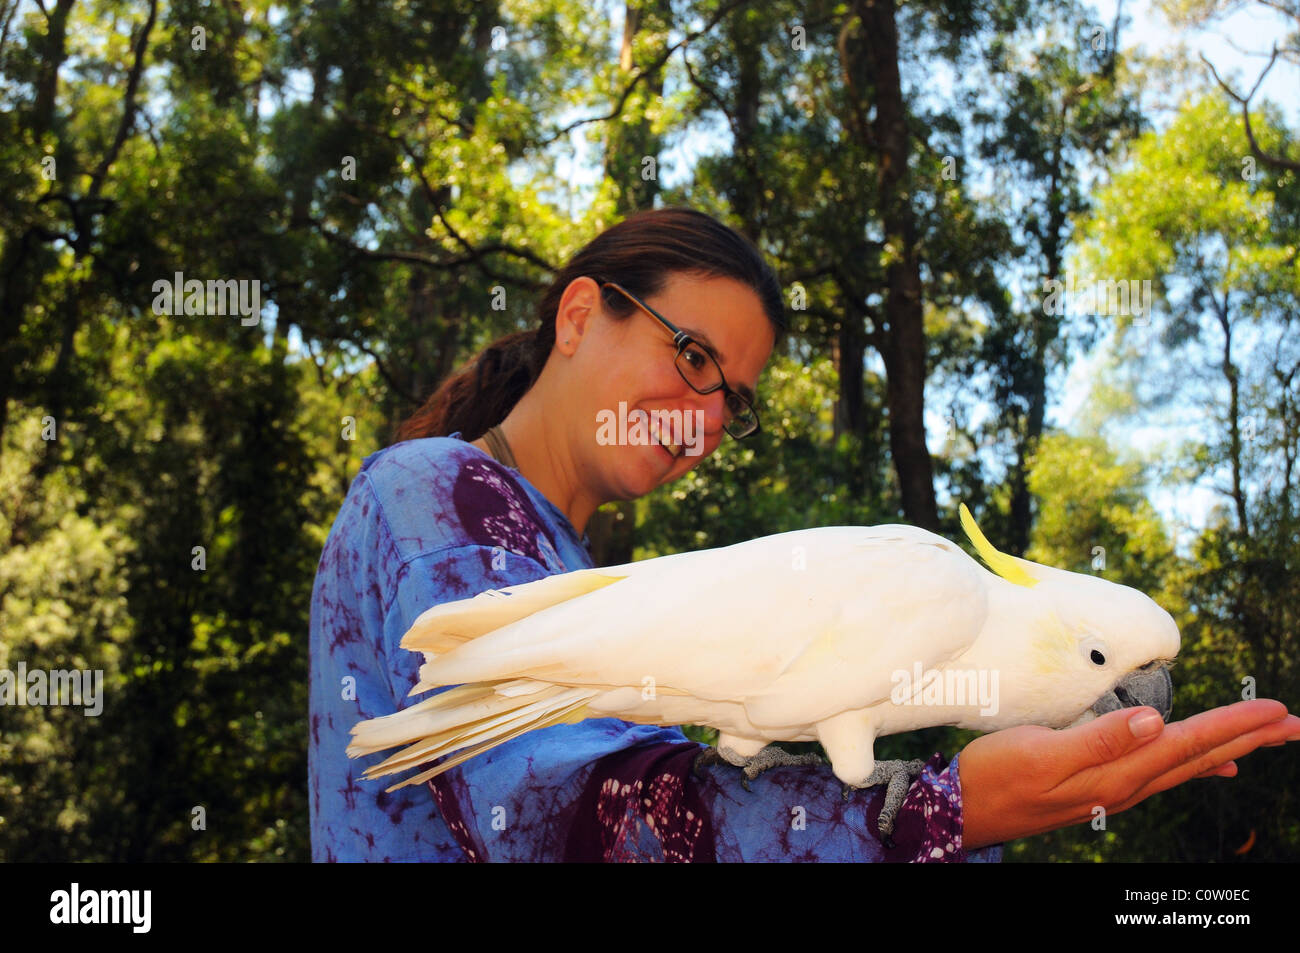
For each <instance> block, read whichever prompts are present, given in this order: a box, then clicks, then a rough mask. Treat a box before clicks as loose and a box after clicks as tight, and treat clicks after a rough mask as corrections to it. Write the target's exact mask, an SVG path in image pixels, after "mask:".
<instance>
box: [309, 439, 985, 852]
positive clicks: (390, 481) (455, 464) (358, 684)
mask: <svg viewBox="0 0 1300 953" xmlns="http://www.w3.org/2000/svg"><path fill="white" fill-rule="evenodd" d="M588 546H589V541H588V540H587V538H586V537H584V538H582V539H579V538H578V534H577V532H576V531H575V529H574V527H573V524H572V523H570V522H569V520H568V518H567V517H566V516H565V515H564V513H562V512H561V511H560V509H559V508H558V507H556V506H555V505H554V504H553V503H552V502H551V501H550V500H548V499H547V498H546V497H544V496H543V495H542V494H541V492H540V491H538V490H537V488H536V487H534V486H533V485H532V484H531V483H529V482H528V481H527V480H526V479H524V477H523V476H522V475H521V474H520V473H519V472H518V471H517V470H514V469H511V468H509V467H506V466H505V465H503V464H501V463H498V462H497V461H496V460H494V459H493V458H492V457H490V456H489V455H487V454H485V453H483V452H482V451H481V450H479V449H478V448H477V447H474V446H473V445H471V444H469V443H466V442H465V441H463V440H461V439H459V435H453V436H452V437H434V438H428V439H422V440H409V441H405V442H403V443H399V444H395V445H393V446H391V447H388V448H386V449H384V450H380V451H379V452H377V453H373V454H371V455H370V456H369V457H367V458H366V459H365V461H364V462H363V463H362V465H361V472H360V473H359V474H357V477H356V479H355V480H353V482H352V486H351V488H350V489H349V490H348V495H347V498H346V499H345V500H344V502H343V506H342V509H340V511H339V515H338V518H337V519H336V520H335V521H334V526H333V527H332V528H331V530H330V534H329V538H328V540H327V541H326V543H325V549H324V552H323V553H322V554H321V559H320V566H319V568H318V570H317V574H316V583H315V588H314V590H313V593H312V604H311V692H310V696H311V711H310V716H311V717H310V738H309V743H310V744H309V752H308V765H309V780H310V789H311V790H310V792H309V799H310V812H311V847H312V859H313V860H316V861H597V862H602V861H605V862H613V861H695V862H702V861H866V862H880V861H988V862H996V861H998V860H1000V859H1001V847H1000V846H994V847H989V848H984V849H979V850H970V851H967V850H966V849H965V848H964V847H963V846H962V814H961V782H960V777H959V775H958V773H957V760H958V759H957V757H956V756H954V757H953V759H952V760H951V761H950V762H948V763H947V764H946V765H945V764H944V761H943V758H942V756H941V755H939V754H935V755H934V756H933V757H932V758H931V759H930V761H929V763H928V764H926V766H925V770H924V772H923V774H922V775H921V777H920V778H918V779H917V780H916V781H915V782H913V784H912V787H911V789H910V790H909V792H908V795H907V800H906V801H905V802H904V804H903V807H902V809H901V810H900V812H899V814H898V817H897V819H896V824H895V830H894V844H895V846H894V847H893V848H891V849H887V848H885V847H884V846H883V845H882V843H881V840H880V836H879V830H878V829H877V827H876V817H877V815H878V814H879V811H880V799H881V798H882V797H883V796H884V794H883V788H878V789H868V790H867V791H863V792H861V793H857V794H854V795H853V797H851V798H850V799H849V800H847V801H845V800H844V799H843V797H842V796H841V786H840V782H839V780H838V779H837V778H836V777H835V775H834V774H832V772H831V769H830V766H829V765H817V766H790V767H778V768H773V769H771V770H769V771H767V772H766V773H765V774H763V775H762V776H760V777H759V778H758V779H757V780H756V781H754V782H752V784H751V786H752V788H753V790H752V791H746V790H745V789H744V788H743V787H742V786H741V780H742V778H743V775H742V774H741V772H740V771H739V770H738V769H736V768H733V767H730V766H728V765H710V766H708V767H706V768H704V769H703V772H704V774H705V777H704V778H697V777H696V776H695V775H694V774H693V773H692V770H691V768H692V765H693V763H694V760H695V757H696V756H697V755H698V754H699V753H700V752H701V751H702V750H703V747H704V746H703V745H701V744H699V743H698V742H695V741H691V740H689V739H687V738H686V736H685V735H683V734H682V732H681V730H680V729H678V728H665V727H656V726H653V725H639V724H634V723H631V722H626V721H621V720H619V719H617V718H592V719H587V720H585V721H582V722H579V723H577V724H567V725H553V726H551V727H549V728H541V729H538V730H535V731H530V732H526V733H525V734H523V735H521V736H519V737H518V738H514V739H512V740H511V741H507V742H505V743H504V744H501V745H498V746H497V747H495V748H493V749H491V750H490V751H486V752H484V753H483V754H480V755H478V756H477V757H474V758H471V759H470V760H469V761H467V762H465V763H464V764H461V765H459V766H458V767H455V768H452V769H451V770H449V771H447V772H445V773H443V774H441V775H439V776H438V777H436V778H434V779H433V780H431V781H428V782H426V783H425V784H422V785H411V786H409V787H405V788H402V789H401V790H398V791H395V792H393V793H392V794H385V793H384V788H385V787H388V786H390V785H391V784H393V783H394V781H395V780H397V777H396V776H390V777H386V778H381V779H378V780H374V781H365V780H361V775H362V772H363V771H364V770H365V768H366V767H367V766H368V765H370V764H376V763H378V762H379V761H381V760H383V758H385V757H386V756H387V754H390V753H391V752H386V753H379V754H374V755H370V756H367V757H365V758H358V759H356V760H351V759H349V758H348V757H347V755H346V754H345V749H346V748H347V745H348V741H349V738H350V733H351V729H352V726H353V725H355V724H356V723H357V722H359V721H362V720H364V719H368V718H374V717H376V716H379V715H387V714H390V713H392V712H394V711H397V710H398V709H400V708H404V707H406V706H407V705H410V704H413V703H415V702H417V701H419V700H420V699H419V698H408V697H407V693H408V692H409V691H410V690H411V688H412V686H413V685H414V684H415V683H416V681H417V676H418V671H419V667H420V664H421V662H422V661H423V656H422V655H421V654H420V653H418V652H408V651H406V650H404V649H402V648H399V647H398V643H399V642H400V641H401V638H402V635H403V634H404V633H405V632H406V630H407V629H408V628H409V627H410V625H411V623H412V622H413V621H414V620H415V618H416V617H417V616H418V615H419V614H420V613H421V612H423V611H424V610H426V609H428V608H429V607H431V606H434V605H437V604H439V603H442V602H449V601H453V600H456V599H467V598H469V597H471V596H474V595H477V594H478V593H480V592H482V591H484V590H485V589H500V588H503V587H506V586H513V585H517V584H519V583H525V582H531V581H533V580H535V579H541V578H542V577H544V576H549V575H552V574H554V573H563V572H570V571H572V570H576V569H588V568H591V567H592V565H593V563H592V560H591V554H590V552H589V551H588ZM440 690H441V689H440ZM426 697H427V696H426Z"/></svg>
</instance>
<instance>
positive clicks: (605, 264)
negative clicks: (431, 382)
mask: <svg viewBox="0 0 1300 953" xmlns="http://www.w3.org/2000/svg"><path fill="white" fill-rule="evenodd" d="M678 272H685V273H691V274H698V275H700V276H702V277H708V278H715V277H717V278H733V279H735V280H736V281H739V282H741V283H742V284H745V285H748V286H749V287H750V288H753V289H754V292H755V293H756V294H757V295H758V298H759V300H760V301H761V302H762V304H763V310H764V311H765V312H766V314H767V316H768V318H769V319H770V320H771V322H772V325H773V327H774V328H775V329H776V332H777V335H778V337H779V336H780V334H781V332H782V331H783V330H784V329H785V318H784V314H783V310H782V309H783V303H782V300H781V285H780V282H778V281H777V277H776V274H775V273H774V272H773V271H772V269H771V267H770V266H769V265H768V264H767V262H765V261H764V260H763V256H762V255H761V254H760V252H759V251H758V249H757V248H755V247H754V245H753V243H752V242H750V240H749V239H747V238H746V237H745V236H743V235H741V234H740V233H739V232H736V231H734V230H733V229H731V228H728V227H727V226H726V225H724V224H722V223H721V222H719V221H717V220H716V219H714V218H712V217H711V216H709V215H706V214H705V213H703V212H697V211H695V210H694V209H690V208H681V207H668V208H657V209H647V210H645V211H642V212H637V213H635V214H633V215H631V216H629V217H628V218H626V219H624V220H623V221H621V222H619V223H618V224H617V225H613V226H610V227H609V228H607V229H606V230H605V231H603V232H601V233H600V234H599V235H597V236H596V237H595V238H594V239H592V240H591V241H590V242H589V243H588V244H587V245H586V246H585V247H583V248H582V250H581V251H579V252H578V253H577V254H576V255H574V256H573V258H572V260H571V261H570V262H569V263H568V265H566V266H565V267H564V268H563V269H562V270H561V271H560V272H559V273H558V274H557V275H556V276H555V280H554V281H553V282H552V283H551V285H550V287H549V288H547V289H546V293H545V294H543V295H542V300H541V302H540V303H539V304H538V306H537V313H538V316H539V317H540V318H541V324H540V325H539V326H538V327H537V328H535V329H534V330H532V331H518V332H516V333H514V334H508V335H506V336H505V337H503V338H500V339H498V340H496V341H493V342H492V343H491V344H489V345H488V346H487V347H486V348H484V349H483V350H482V352H480V353H479V355H478V356H477V357H476V358H475V359H474V360H473V361H472V362H471V363H470V364H469V365H468V366H466V367H465V368H464V369H462V370H460V371H457V372H456V373H454V374H452V375H451V376H450V377H449V378H447V379H446V380H445V381H443V382H442V384H441V385H440V386H439V387H438V388H437V390H435V391H434V393H433V395H432V396H431V397H430V398H429V399H428V400H427V401H425V403H424V405H423V406H422V407H420V409H419V410H417V411H416V412H415V413H414V414H412V415H411V416H410V417H409V418H407V419H406V420H405V421H404V422H403V423H402V425H401V426H400V427H398V428H397V434H396V437H395V440H397V441H402V440H414V439H417V438H419V437H445V436H449V435H451V434H453V433H456V432H457V431H460V434H461V437H462V439H464V440H477V439H478V438H479V437H481V436H483V434H484V433H485V432H486V431H487V430H489V429H490V428H492V427H494V426H496V425H497V424H499V423H500V422H501V421H503V420H505V418H506V416H507V415H508V414H509V413H510V411H511V410H512V409H513V408H514V406H515V404H517V403H518V402H519V399H520V398H521V397H523V396H524V394H526V393H527V392H528V389H529V388H530V387H532V386H533V384H534V382H536V380H537V378H538V377H539V376H540V375H541V373H542V368H543V367H544V366H545V364H546V360H547V358H548V357H549V356H550V353H551V348H552V347H553V346H554V344H555V315H556V312H557V311H559V307H560V298H561V297H563V295H564V291H565V289H566V288H568V287H569V285H570V284H571V283H572V282H573V281H574V280H576V279H578V278H581V277H583V276H584V275H587V276H590V277H591V278H593V279H595V280H596V281H597V282H606V281H614V282H617V283H618V284H620V285H622V286H623V287H624V288H626V289H627V290H628V291H630V292H632V294H634V295H636V296H637V297H639V298H641V299H642V300H644V299H645V298H647V297H649V296H651V295H654V294H655V293H657V292H659V291H660V290H662V289H663V287H664V285H665V284H666V283H667V281H668V278H669V276H670V275H672V274H675V273H678ZM602 300H603V302H604V304H605V306H606V307H607V308H609V309H610V310H611V311H612V312H613V313H614V315H615V316H616V317H617V318H619V319H622V318H625V317H627V316H629V315H631V313H632V312H633V310H635V307H636V306H635V305H633V304H632V302H630V301H628V300H627V298H626V297H624V296H623V295H620V294H618V293H616V292H613V291H612V290H611V291H610V292H609V293H608V294H606V295H603V296H602Z"/></svg>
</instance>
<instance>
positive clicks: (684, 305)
mask: <svg viewBox="0 0 1300 953" xmlns="http://www.w3.org/2000/svg"><path fill="white" fill-rule="evenodd" d="M629 290H631V289H629ZM608 293H609V295H610V296H611V297H613V296H618V297H621V298H623V300H624V301H628V303H629V304H631V302H630V300H629V299H627V298H626V297H625V296H622V295H619V293H618V292H617V291H615V290H614V289H610V290H609V292H608ZM641 300H643V301H644V302H645V303H646V304H648V305H649V306H650V307H652V308H654V309H655V310H656V311H658V312H659V313H660V314H662V315H663V316H664V317H665V318H667V319H668V320H669V321H671V322H672V323H673V324H675V325H676V326H677V327H678V328H680V329H681V330H683V331H685V332H686V333H687V334H689V335H690V336H691V337H692V338H693V339H694V340H695V341H696V342H698V343H699V344H701V345H703V346H704V347H705V350H708V349H709V346H712V349H713V351H714V353H715V357H716V359H717V362H718V366H719V367H720V368H721V370H722V374H723V377H724V378H725V379H726V382H727V386H728V387H730V388H731V389H732V390H734V391H738V392H739V393H741V394H744V395H745V396H747V397H748V396H750V395H751V394H752V393H753V392H754V391H755V390H757V386H758V376H759V374H760V372H761V371H762V369H763V365H764V364H766V363H767V359H768V357H769V356H770V354H771V352H772V347H773V345H774V344H775V340H776V334H775V331H774V330H773V328H772V322H771V321H770V320H768V317H767V314H766V313H765V312H764V311H763V306H762V304H761V303H760V301H759V298H758V295H757V294H756V293H755V292H754V291H753V289H751V288H750V287H749V286H747V285H745V284H743V283H741V282H738V281H736V280H734V279H731V278H701V277H698V276H695V275H690V274H684V273H677V274H673V275H671V276H670V277H669V279H668V281H667V283H666V284H665V286H664V288H663V290H661V291H660V292H659V293H658V294H655V295H651V296H649V297H645V298H642V299H641ZM566 340H567V341H568V342H569V343H568V344H565V343H563V342H565V341H566ZM556 348H557V349H558V350H559V351H561V353H563V354H565V355H568V357H569V360H568V361H567V362H565V363H566V365H567V366H566V368H565V370H566V371H567V374H568V375H569V376H568V379H567V381H566V386H565V392H566V393H568V394H572V395H573V400H574V403H575V406H574V407H572V408H571V410H570V413H568V414H566V418H567V419H568V420H571V421H572V422H573V423H572V430H571V432H570V435H569V436H570V440H571V441H572V444H571V445H572V446H573V447H574V448H575V452H574V459H575V463H576V464H577V466H578V467H579V468H580V470H582V471H583V472H581V473H580V474H579V476H580V478H581V479H582V480H583V482H584V483H586V484H587V485H588V486H589V487H591V488H592V489H593V490H594V491H596V493H597V494H598V496H599V497H600V498H602V499H606V500H630V499H636V498H637V497H639V496H643V495H645V494H646V493H649V492H650V491H651V490H653V489H654V488H655V487H658V486H661V485H663V484H664V483H668V482H671V481H672V480H675V479H677V478H678V477H680V476H682V474H684V473H686V472H687V471H688V470H690V469H692V468H694V467H695V466H697V465H698V464H699V463H700V461H702V460H703V459H704V458H705V457H706V456H708V455H709V454H711V453H712V452H713V451H714V450H716V449H717V447H718V444H719V443H721V442H722V441H723V440H725V439H730V438H728V437H727V436H726V433H725V431H724V430H723V422H724V413H725V404H724V398H725V396H726V395H725V393H724V391H723V390H721V389H718V390H716V391H714V392H713V393H711V394H700V393H697V392H696V391H695V390H693V389H692V388H691V386H690V385H689V384H687V383H686V381H685V380H684V379H683V378H682V375H681V374H679V373H678V371H677V368H676V366H675V365H674V358H675V357H676V354H677V347H676V345H675V344H673V338H672V332H670V331H669V330H668V329H667V328H666V327H664V325H663V324H662V323H660V322H659V321H658V320H656V319H655V318H654V317H653V316H652V315H650V314H649V313H647V312H646V311H644V310H642V309H641V308H639V307H634V308H633V311H632V314H631V315H630V316H629V317H627V318H625V319H623V320H615V319H614V318H613V317H612V315H611V311H610V309H609V308H608V306H606V305H605V304H604V302H603V300H602V298H601V296H600V294H599V288H598V285H597V284H596V282H595V281H594V280H593V279H591V278H579V279H577V280H575V281H574V282H573V283H572V284H570V285H569V287H568V289H567V290H566V292H565V296H564V298H563V299H562V300H561V302H560V308H559V313H558V314H557V317H556ZM620 403H622V404H623V405H624V406H623V407H622V408H621V407H620ZM754 409H755V410H756V411H757V412H758V414H759V418H760V420H761V418H762V414H763V408H762V407H761V406H759V405H758V404H757V403H756V402H755V404H754ZM636 410H641V411H644V412H645V413H646V414H647V415H650V414H651V412H652V411H669V412H671V411H679V412H680V417H678V416H677V415H674V417H673V418H671V419H674V420H677V419H680V420H681V422H682V428H681V430H680V432H678V433H677V434H669V433H663V434H661V436H662V437H663V438H664V442H665V443H668V442H670V437H671V436H676V437H677V439H676V441H675V442H676V443H678V444H683V446H679V447H677V449H676V453H675V454H674V453H671V452H670V451H669V450H668V449H666V448H665V447H663V446H661V445H660V444H659V443H658V442H657V441H656V440H654V439H653V437H652V438H651V439H650V440H649V442H648V443H644V444H640V443H634V442H632V441H633V439H635V438H634V427H635V419H636V415H634V414H633V411H636ZM620 416H622V418H623V419H625V420H626V421H627V426H626V434H627V439H625V440H622V441H621V442H620V441H619V440H617V439H615V440H611V439H610V438H611V437H617V436H618V434H619V431H620V430H621V429H622V426H621V422H620V420H619V418H620ZM662 419H664V420H665V421H666V420H667V419H669V418H662ZM696 425H698V426H696ZM688 428H693V430H694V432H693V431H692V429H688ZM648 429H649V428H648V427H647V430H648ZM692 451H699V452H698V453H692Z"/></svg>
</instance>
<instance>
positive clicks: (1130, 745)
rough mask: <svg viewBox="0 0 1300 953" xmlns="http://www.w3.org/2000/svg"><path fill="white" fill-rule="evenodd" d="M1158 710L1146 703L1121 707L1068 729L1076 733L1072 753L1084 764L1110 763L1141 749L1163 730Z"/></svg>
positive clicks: (1163, 725)
mask: <svg viewBox="0 0 1300 953" xmlns="http://www.w3.org/2000/svg"><path fill="white" fill-rule="evenodd" d="M1164 727H1165V722H1164V719H1163V718H1161V717H1160V712H1158V711H1156V710H1155V709H1154V708H1151V707H1150V706H1148V705H1143V706H1141V707H1139V708H1121V709H1119V710H1117V711H1112V712H1107V713H1106V714H1104V715H1102V716H1101V717H1100V718H1094V719H1093V720H1092V721H1088V722H1084V723H1083V724H1082V725H1078V726H1077V727H1075V728H1071V729H1067V730H1068V731H1069V732H1071V733H1072V734H1075V741H1076V742H1077V745H1078V748H1077V749H1076V751H1075V754H1076V755H1077V756H1078V759H1079V761H1080V762H1081V763H1082V764H1085V765H1102V764H1109V763H1110V762H1112V761H1115V760H1117V759H1118V758H1121V757H1123V756H1124V755H1125V754H1127V753H1128V752H1130V751H1132V750H1133V749H1134V748H1140V747H1142V745H1144V744H1146V743H1147V742H1149V741H1150V740H1151V739H1153V738H1156V737H1158V736H1159V734H1160V732H1162V731H1163V730H1164Z"/></svg>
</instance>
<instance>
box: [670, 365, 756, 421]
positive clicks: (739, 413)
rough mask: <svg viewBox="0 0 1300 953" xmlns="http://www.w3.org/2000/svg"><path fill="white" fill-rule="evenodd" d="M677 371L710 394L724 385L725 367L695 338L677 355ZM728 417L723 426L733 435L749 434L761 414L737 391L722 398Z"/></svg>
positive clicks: (697, 388) (696, 386) (704, 392)
mask: <svg viewBox="0 0 1300 953" xmlns="http://www.w3.org/2000/svg"><path fill="white" fill-rule="evenodd" d="M677 370H678V372H679V373H680V374H681V375H682V377H684V378H685V379H686V382H687V383H688V384H690V385H691V387H693V388H695V390H696V391H697V392H698V393H701V394H711V393H713V392H714V391H715V390H717V389H718V388H719V387H721V386H722V368H720V367H718V362H717V361H715V360H714V359H713V355H711V354H710V353H709V352H708V351H706V350H704V348H702V347H700V346H699V345H698V344H696V343H695V342H694V341H692V342H690V343H689V344H687V345H686V347H684V348H682V352H681V353H680V354H678V355H677ZM723 406H724V407H725V408H726V412H727V420H726V422H725V423H724V424H723V429H725V430H726V431H727V433H729V434H731V436H732V437H737V438H739V437H747V436H749V435H750V434H752V433H753V432H754V431H755V430H757V429H758V415H757V414H756V413H754V408H752V407H750V406H749V404H747V403H745V399H744V398H743V397H741V396H740V395H739V394H737V393H736V392H735V391H729V392H728V393H727V396H726V399H725V400H724V401H723Z"/></svg>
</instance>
